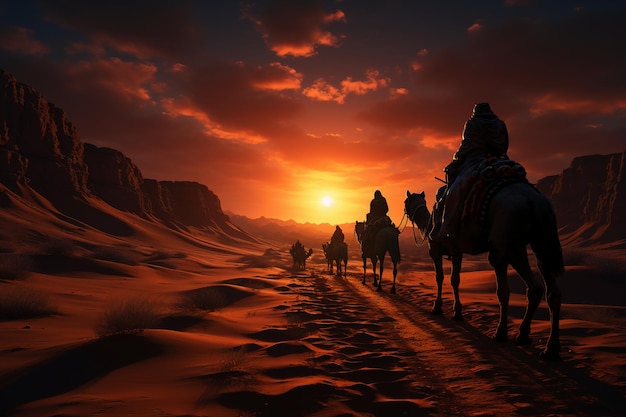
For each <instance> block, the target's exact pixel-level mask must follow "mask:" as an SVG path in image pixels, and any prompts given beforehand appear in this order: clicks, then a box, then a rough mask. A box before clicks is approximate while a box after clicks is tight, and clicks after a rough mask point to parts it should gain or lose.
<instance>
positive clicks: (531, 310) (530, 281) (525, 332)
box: [511, 252, 544, 345]
mask: <svg viewBox="0 0 626 417" xmlns="http://www.w3.org/2000/svg"><path fill="white" fill-rule="evenodd" d="M511 266H512V267H513V269H515V271H516V272H517V273H518V274H519V276H520V277H521V278H522V280H523V281H524V284H526V312H525V313H524V318H523V319H522V323H521V324H520V326H519V334H518V335H517V337H516V338H515V343H517V344H518V345H527V344H529V343H531V340H530V326H531V323H532V321H533V317H534V316H535V312H536V311H537V307H539V303H540V302H541V297H543V293H544V288H543V283H542V282H541V281H540V280H539V279H537V276H536V275H535V274H533V272H532V270H531V269H530V265H529V264H528V257H527V255H526V252H524V255H523V256H520V259H518V260H517V261H515V262H513V263H511Z"/></svg>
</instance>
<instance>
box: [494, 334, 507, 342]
mask: <svg viewBox="0 0 626 417" xmlns="http://www.w3.org/2000/svg"><path fill="white" fill-rule="evenodd" d="M491 340H493V341H494V342H498V343H503V342H506V341H508V340H509V338H508V337H507V335H506V334H500V333H496V334H494V335H493V337H492V338H491Z"/></svg>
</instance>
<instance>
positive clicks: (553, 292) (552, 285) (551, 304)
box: [540, 273, 562, 360]
mask: <svg viewBox="0 0 626 417" xmlns="http://www.w3.org/2000/svg"><path fill="white" fill-rule="evenodd" d="M544 281H545V283H546V300H547V302H548V308H549V309H550V325H551V327H550V336H549V337H548V342H547V343H546V347H545V349H544V351H543V352H542V353H541V355H540V358H541V359H543V360H558V359H559V358H560V353H559V352H560V351H561V341H560V329H559V321H560V318H561V298H562V296H561V289H560V288H559V287H558V285H557V283H556V279H555V277H554V276H552V274H545V273H544Z"/></svg>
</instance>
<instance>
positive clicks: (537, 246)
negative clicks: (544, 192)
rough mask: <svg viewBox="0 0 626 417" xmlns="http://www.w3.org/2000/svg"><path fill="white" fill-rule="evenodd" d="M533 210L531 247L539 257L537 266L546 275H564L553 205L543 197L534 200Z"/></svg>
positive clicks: (561, 251)
mask: <svg viewBox="0 0 626 417" xmlns="http://www.w3.org/2000/svg"><path fill="white" fill-rule="evenodd" d="M532 208H533V218H534V219H533V220H534V221H533V234H532V237H531V242H530V247H531V248H532V250H533V252H535V255H536V256H537V266H538V267H539V270H540V271H541V272H542V274H544V275H546V274H549V275H551V276H559V275H562V274H563V273H564V272H565V265H564V262H563V250H562V249H561V242H560V240H559V232H558V227H557V221H556V214H555V212H554V208H553V207H552V203H551V202H550V200H548V199H547V198H546V197H544V196H541V198H536V199H534V200H533V202H532Z"/></svg>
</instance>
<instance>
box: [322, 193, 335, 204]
mask: <svg viewBox="0 0 626 417" xmlns="http://www.w3.org/2000/svg"><path fill="white" fill-rule="evenodd" d="M321 203H322V205H323V206H324V207H330V206H332V205H333V203H334V201H333V198H332V197H331V196H329V195H327V196H324V198H322V201H321Z"/></svg>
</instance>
